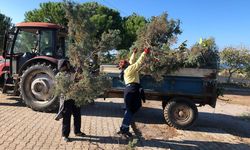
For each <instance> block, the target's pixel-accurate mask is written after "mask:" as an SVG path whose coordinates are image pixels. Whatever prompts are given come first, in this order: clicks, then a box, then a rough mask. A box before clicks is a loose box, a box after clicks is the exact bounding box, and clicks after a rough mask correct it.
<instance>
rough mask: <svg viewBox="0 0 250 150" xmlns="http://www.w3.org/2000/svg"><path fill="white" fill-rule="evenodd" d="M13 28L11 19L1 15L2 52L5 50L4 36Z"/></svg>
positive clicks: (0, 35)
mask: <svg viewBox="0 0 250 150" xmlns="http://www.w3.org/2000/svg"><path fill="white" fill-rule="evenodd" d="M11 26H12V23H11V18H10V17H7V16H5V15H4V14H1V13H0V52H1V50H2V49H3V45H4V44H3V42H4V34H5V31H6V30H8V29H9V28H10V27H11Z"/></svg>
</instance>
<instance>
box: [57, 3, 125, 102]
mask: <svg viewBox="0 0 250 150" xmlns="http://www.w3.org/2000/svg"><path fill="white" fill-rule="evenodd" d="M64 7H65V10H66V18H67V20H68V37H69V45H68V49H69V51H68V53H69V60H70V63H71V64H72V65H73V66H74V67H75V68H77V70H80V71H79V72H77V73H76V74H75V76H76V79H77V82H71V83H69V84H65V83H67V82H68V81H65V80H67V79H66V78H63V77H58V78H57V79H58V80H57V88H56V91H57V93H60V92H63V89H66V90H64V92H65V91H66V93H64V94H66V96H67V97H69V98H72V99H75V100H76V102H77V103H78V104H86V103H88V102H89V101H92V100H94V99H95V98H97V97H98V96H100V95H101V94H103V92H104V91H105V89H107V88H109V86H110V81H109V80H108V79H107V78H106V77H105V75H103V74H100V73H98V71H97V70H98V69H99V67H98V65H99V64H100V63H101V62H102V61H103V60H102V56H103V55H105V53H107V52H108V51H109V50H112V49H114V48H115V47H116V46H117V45H118V44H119V43H120V41H121V39H120V37H119V34H120V31H119V30H116V29H113V30H111V29H110V30H108V31H103V32H101V33H99V34H100V36H97V35H96V34H95V33H96V32H93V31H95V30H96V26H95V25H94V24H93V22H92V21H91V20H90V18H91V14H90V13H89V11H88V9H84V7H82V5H81V4H77V3H73V2H69V1H67V2H65V6H64ZM60 89H61V90H60Z"/></svg>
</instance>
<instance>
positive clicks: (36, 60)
mask: <svg viewBox="0 0 250 150" xmlns="http://www.w3.org/2000/svg"><path fill="white" fill-rule="evenodd" d="M39 62H41V63H42V62H46V63H49V64H51V65H53V66H57V62H58V59H56V58H53V57H48V56H36V57H34V58H32V59H30V60H28V61H27V62H25V63H24V64H23V65H22V67H21V68H20V69H19V71H18V74H19V75H21V74H22V72H23V70H24V69H26V68H27V67H28V66H30V65H31V64H33V63H39ZM56 68H57V67H56Z"/></svg>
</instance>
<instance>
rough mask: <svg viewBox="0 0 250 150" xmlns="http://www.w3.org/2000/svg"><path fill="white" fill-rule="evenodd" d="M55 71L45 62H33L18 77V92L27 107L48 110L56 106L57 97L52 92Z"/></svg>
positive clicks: (57, 102)
mask: <svg viewBox="0 0 250 150" xmlns="http://www.w3.org/2000/svg"><path fill="white" fill-rule="evenodd" d="M55 71H56V69H55V68H53V67H52V66H51V65H49V64H46V63H43V64H34V65H32V66H30V67H28V68H27V69H26V70H25V71H24V73H23V74H22V76H21V79H20V92H21V97H22V99H23V100H24V102H25V104H26V105H27V106H28V107H30V108H31V109H33V110H37V111H45V112H49V111H52V110H54V109H55V108H56V107H57V106H58V104H59V101H58V98H57V96H56V95H55V94H54V92H53V88H54V82H55Z"/></svg>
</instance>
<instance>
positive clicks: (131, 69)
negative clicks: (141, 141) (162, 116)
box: [117, 48, 150, 137]
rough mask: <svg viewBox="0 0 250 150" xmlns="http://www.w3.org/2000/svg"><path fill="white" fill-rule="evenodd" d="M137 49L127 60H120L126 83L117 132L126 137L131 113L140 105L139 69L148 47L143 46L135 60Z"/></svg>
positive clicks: (148, 51) (128, 133) (128, 135)
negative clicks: (124, 105)
mask: <svg viewBox="0 0 250 150" xmlns="http://www.w3.org/2000/svg"><path fill="white" fill-rule="evenodd" d="M136 52H137V50H134V52H133V54H132V56H131V57H130V60H129V62H127V61H126V60H121V61H120V63H119V68H120V69H122V72H123V75H122V76H123V78H124V82H125V85H126V88H125V90H124V101H125V104H126V111H125V114H124V118H123V121H122V125H121V127H120V131H119V132H117V133H118V134H122V135H124V136H126V137H131V136H132V134H131V133H130V132H129V125H130V124H131V120H132V117H133V115H134V114H135V113H136V112H137V111H138V110H139V108H140V107H141V105H142V104H141V96H140V88H141V85H140V78H139V71H140V69H141V67H142V64H143V62H144V59H145V57H146V55H147V54H149V53H150V49H148V48H145V49H144V52H143V53H142V54H141V56H140V57H139V59H138V60H137V61H135V55H136Z"/></svg>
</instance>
